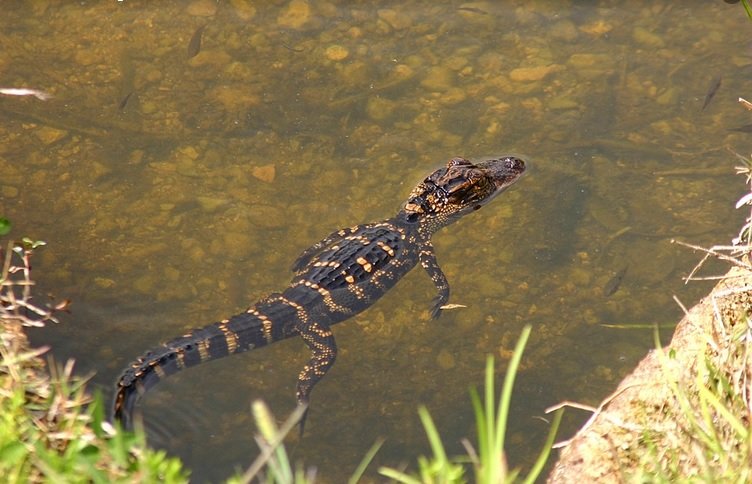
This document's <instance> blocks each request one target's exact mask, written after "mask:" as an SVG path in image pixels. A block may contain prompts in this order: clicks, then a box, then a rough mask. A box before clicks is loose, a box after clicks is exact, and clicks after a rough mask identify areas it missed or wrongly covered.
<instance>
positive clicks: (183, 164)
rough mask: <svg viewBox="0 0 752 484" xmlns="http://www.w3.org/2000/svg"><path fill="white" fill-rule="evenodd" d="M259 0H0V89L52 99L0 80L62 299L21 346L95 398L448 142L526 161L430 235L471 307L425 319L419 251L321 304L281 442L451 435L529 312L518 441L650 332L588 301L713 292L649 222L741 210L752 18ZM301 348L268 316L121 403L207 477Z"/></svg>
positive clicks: (1, 139) (652, 315) (43, 275)
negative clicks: (316, 350)
mask: <svg viewBox="0 0 752 484" xmlns="http://www.w3.org/2000/svg"><path fill="white" fill-rule="evenodd" d="M274 3H275V5H273V6H261V5H254V6H250V5H248V4H245V3H243V2H239V1H230V2H223V3H215V2H211V1H201V0H198V1H194V2H193V3H188V2H174V3H167V2H159V3H153V2H137V1H129V0H126V1H123V2H114V1H113V2H91V3H87V2H76V3H72V2H55V1H50V2H29V4H23V3H20V2H19V3H12V4H9V5H5V6H4V7H3V9H4V12H3V17H2V19H0V26H2V28H1V29H0V46H2V54H0V80H1V82H0V85H1V86H0V87H33V88H38V89H44V90H47V91H49V92H51V93H52V94H53V95H54V98H53V99H51V100H49V101H47V102H43V101H40V100H37V99H34V98H18V97H0V120H2V122H1V123H0V214H2V215H5V216H7V217H8V218H10V219H11V220H12V221H13V222H14V232H13V235H14V236H17V237H20V236H22V235H26V234H28V235H31V236H33V237H35V238H39V239H44V240H46V241H48V242H49V246H48V247H46V248H45V249H44V250H43V251H42V252H41V253H40V254H39V256H38V258H37V261H36V265H35V269H36V270H37V278H38V279H39V280H40V284H41V285H42V287H43V289H44V290H45V291H49V292H52V293H54V294H55V295H57V296H59V297H68V298H70V299H72V300H73V314H72V315H71V317H68V318H65V322H64V324H61V325H59V326H57V327H54V328H47V329H45V330H44V331H42V332H38V333H36V334H34V335H33V336H34V339H35V341H36V342H40V343H41V342H43V343H49V344H51V345H52V346H53V348H54V351H53V353H54V355H55V357H56V358H58V359H65V358H68V357H74V358H76V360H77V361H78V368H79V370H80V371H81V372H91V371H96V375H95V376H94V377H93V381H94V383H95V384H96V385H98V386H101V387H102V388H103V389H104V390H105V392H107V393H108V395H111V388H112V384H113V382H114V381H115V379H116V377H117V376H118V374H119V373H120V371H121V370H122V369H123V368H124V367H125V366H126V365H127V364H128V363H129V362H130V361H131V360H132V359H134V358H135V357H136V356H138V355H139V354H141V353H142V352H143V351H145V350H146V349H149V348H151V347H153V346H155V345H156V344H158V343H159V342H161V341H165V340H168V339H170V338H172V337H174V336H177V335H179V334H182V333H183V332H185V331H186V330H187V329H188V328H191V327H195V326H199V325H202V324H204V323H209V322H212V321H215V320H217V319H219V318H222V317H225V316H227V315H230V314H233V313H235V312H238V311H239V310H241V309H243V308H244V307H245V306H247V305H249V304H250V303H251V302H253V301H254V300H255V299H257V298H258V297H260V296H262V295H264V294H266V293H268V292H271V291H274V290H280V289H282V288H284V287H285V285H286V283H287V282H288V280H289V278H290V272H289V267H290V265H291V263H292V261H293V260H295V258H296V257H297V255H298V254H299V253H300V252H301V251H302V250H303V249H305V248H306V247H307V246H309V245H311V244H313V243H314V242H316V241H318V240H319V239H320V238H322V237H323V236H325V235H326V234H328V233H329V232H330V231H332V230H334V229H336V228H339V227H342V226H350V225H353V224H355V223H360V222H367V221H373V220H378V219H381V218H386V217H389V216H391V215H393V214H394V213H395V212H396V210H397V209H398V207H399V205H400V203H401V201H402V200H403V198H404V197H405V196H406V195H407V193H408V192H409V190H410V188H411V186H412V185H413V184H414V183H416V182H417V181H419V180H420V179H421V177H422V176H424V175H425V174H427V173H428V172H430V171H431V170H432V169H433V168H435V167H436V166H437V165H439V164H441V163H443V162H445V161H446V160H447V159H448V158H450V157H452V156H456V155H462V156H466V157H482V156H484V155H497V154H503V153H515V154H518V155H520V156H523V157H524V158H526V159H528V160H530V162H531V164H532V166H533V168H532V169H531V173H530V174H529V176H528V177H526V179H524V180H523V181H522V182H520V184H519V185H517V186H516V187H515V188H514V189H513V190H512V191H510V192H508V193H506V194H504V195H503V196H502V197H500V198H499V199H498V200H497V201H495V202H494V203H493V204H491V205H489V206H488V207H486V208H484V209H483V210H482V211H480V212H479V213H477V214H474V215H472V216H471V217H468V218H467V219H466V220H463V221H461V222H459V223H458V224H456V225H454V226H452V227H450V228H449V229H447V230H446V231H444V232H441V233H439V234H438V235H437V237H436V238H435V245H436V249H437V253H438V256H439V259H440V262H441V263H442V266H443V269H444V271H445V272H446V274H447V276H448V278H449V280H450V283H451V284H452V290H453V293H452V302H455V303H461V304H464V305H467V308H465V309H458V310H455V311H451V312H449V311H448V312H446V313H445V315H444V316H442V318H441V319H440V320H438V321H430V320H428V317H427V316H428V311H427V310H428V308H429V305H430V301H431V299H432V297H433V295H434V294H433V292H434V290H433V287H432V284H431V283H430V281H429V280H428V278H427V277H426V276H425V274H423V273H422V271H420V270H417V271H415V272H414V273H411V274H410V275H409V276H408V277H406V278H405V280H404V281H402V282H401V283H400V285H399V286H398V288H397V289H396V290H395V291H393V292H392V293H391V294H389V295H387V296H386V297H385V298H384V299H383V300H382V301H380V302H379V303H378V304H377V305H376V306H375V307H373V308H372V309H370V310H368V311H367V312H365V313H364V314H362V315H360V316H358V317H357V318H355V319H354V320H353V321H348V322H346V323H344V324H342V325H339V326H338V327H336V328H335V333H336V335H337V340H338V345H339V347H340V354H339V358H338V362H337V364H336V365H335V367H334V369H333V370H332V371H331V372H330V374H329V375H328V377H327V378H326V379H325V380H324V381H323V382H322V383H321V384H319V385H318V386H317V388H316V391H315V392H314V396H313V408H312V410H311V415H310V417H309V424H308V429H307V435H306V436H305V438H304V439H303V440H302V442H301V443H300V444H299V445H298V446H297V448H296V450H295V457H296V458H298V459H302V460H303V461H305V462H306V463H307V464H308V465H315V466H317V467H318V470H319V476H320V477H321V478H322V480H323V481H324V482H337V481H340V480H341V479H342V476H344V475H347V474H348V473H349V472H350V471H351V470H352V469H353V468H354V467H355V465H356V464H357V462H359V460H360V458H361V456H362V455H363V454H364V453H365V452H366V450H367V449H368V447H370V445H371V444H372V443H373V442H374V441H375V440H376V439H377V438H379V437H386V438H387V441H386V444H385V446H384V448H383V449H382V450H381V452H380V453H379V455H378V457H377V459H376V462H377V464H378V465H381V464H388V465H392V466H397V465H400V464H401V463H407V462H414V461H415V458H416V456H417V455H419V454H421V453H423V452H425V451H426V450H427V445H426V441H425V437H424V434H423V431H422V428H421V426H420V423H419V421H418V418H417V415H416V408H417V406H418V405H419V404H425V405H427V406H428V408H429V409H430V410H431V412H432V414H433V416H434V419H435V421H436V423H437V425H438V427H439V428H440V429H441V432H442V435H443V436H444V438H445V441H446V442H447V444H448V446H449V448H450V450H451V451H453V452H460V451H461V446H460V444H459V439H460V438H462V437H465V436H470V437H472V436H473V433H474V423H473V420H472V416H471V412H470V405H469V399H468V397H467V388H468V386H469V385H471V384H475V385H480V383H481V381H482V369H483V362H484V359H485V355H486V354H494V355H496V356H497V358H498V359H500V361H501V363H500V364H499V372H500V375H501V373H502V372H503V369H504V367H505V364H506V363H505V362H506V359H507V358H508V357H509V355H510V352H511V349H512V348H513V346H514V343H515V341H516V339H517V336H518V335H519V332H520V329H521V327H522V326H523V325H524V324H526V323H529V324H532V325H533V326H534V332H533V336H532V338H531V341H530V343H529V345H528V349H527V351H526V354H525V358H524V360H523V368H524V369H523V371H522V373H521V375H520V377H519V379H518V385H517V387H516V393H515V400H514V402H513V408H512V414H513V415H512V428H511V431H510V436H509V443H510V445H509V453H510V460H511V462H512V463H513V464H515V465H528V464H529V463H530V461H531V459H532V455H533V453H534V452H535V451H536V450H537V449H538V448H539V446H540V445H541V442H542V441H543V439H544V436H545V433H546V432H547V426H546V424H545V423H544V422H542V421H541V420H540V419H539V418H538V417H540V416H542V415H543V413H544V409H545V408H546V407H548V406H550V405H552V404H555V403H558V402H560V401H562V400H567V399H568V400H577V401H581V402H586V403H596V402H598V401H599V400H600V399H601V398H603V397H604V396H605V395H607V394H608V393H610V391H611V389H613V387H614V386H615V384H616V382H617V381H618V380H619V379H620V378H621V377H622V376H623V375H624V374H625V373H626V372H628V371H629V370H630V368H632V367H633V365H634V364H635V363H636V362H637V361H638V360H639V359H640V358H641V357H642V356H643V355H644V354H645V352H646V351H647V349H649V348H650V346H651V345H652V336H651V334H650V332H649V331H640V330H623V329H613V328H609V327H605V326H604V324H650V323H661V324H664V323H671V322H674V321H676V320H677V318H678V317H679V315H680V309H679V308H678V306H677V305H676V304H675V303H674V302H673V301H672V295H673V294H676V295H678V297H679V298H680V299H681V300H682V301H683V302H684V303H685V304H687V305H689V304H692V303H693V302H694V301H695V300H696V299H698V298H699V297H700V296H701V295H702V294H703V293H704V291H706V290H707V286H703V285H700V284H693V285H690V286H684V285H683V283H682V281H681V276H682V275H684V274H686V273H687V272H688V271H689V270H690V269H691V268H692V266H693V265H694V263H695V262H696V260H697V256H696V255H694V254H691V253H689V252H688V251H687V250H685V249H682V248H680V247H677V246H675V245H672V244H670V243H669V241H670V239H671V238H678V239H682V240H687V241H691V242H694V243H698V244H712V243H715V242H726V241H728V240H730V239H731V237H733V236H734V235H735V234H736V232H735V231H736V227H737V226H738V225H739V224H740V222H741V220H742V217H743V216H742V214H740V213H736V212H735V211H734V210H733V204H734V202H735V201H736V200H737V198H738V197H739V196H740V194H741V193H742V192H743V189H744V188H743V180H742V179H740V178H738V177H734V176H732V175H731V173H733V166H734V164H735V156H734V155H733V154H732V151H737V152H740V153H743V154H748V153H749V152H750V136H751V135H750V134H748V133H743V132H742V133H740V132H735V131H730V130H729V129H730V128H735V127H738V126H743V125H746V124H749V123H750V113H749V112H746V111H744V110H743V109H742V108H741V107H739V106H738V105H737V103H736V99H737V97H739V96H752V92H751V91H749V89H750V88H749V84H748V83H747V82H745V81H746V80H747V79H748V78H749V75H750V72H752V67H751V66H752V47H751V46H750V43H749V30H750V28H752V25H751V24H750V22H749V21H748V20H747V19H746V18H745V17H744V15H743V11H742V9H741V7H740V6H738V5H736V6H730V5H726V4H725V3H723V2H720V1H717V2H683V3H682V4H681V5H679V4H678V3H676V2H668V1H666V2H617V1H603V2H569V5H566V6H563V5H562V4H563V2H559V3H556V6H554V2H535V3H531V2H523V1H518V2H473V3H464V4H462V3H459V2H453V3H449V2H447V3H444V4H439V3H432V2H407V3H405V2H381V3H379V4H374V3H365V2H361V3H351V2H339V3H338V2H316V4H315V5H314V4H313V2H312V3H311V4H307V3H305V2H303V1H300V0H297V1H292V2H287V1H279V2H274ZM202 26H203V27H204V29H203V35H202V38H201V44H200V47H199V46H198V44H197V42H196V41H195V40H194V41H192V40H191V39H192V37H193V36H194V33H195V32H196V30H197V29H199V28H201V27H202ZM194 54H195V55H194ZM191 55H192V57H191ZM718 76H721V79H722V84H721V87H720V89H719V90H718V92H717V94H716V96H715V98H714V99H712V100H711V102H710V104H709V105H708V106H707V107H706V108H705V109H704V110H703V109H702V106H703V102H704V99H705V96H706V93H707V91H708V88H709V86H711V85H712V84H713V82H714V80H715V79H717V78H718ZM624 268H627V271H626V273H625V275H624V277H623V280H622V282H621V285H620V286H618V287H617V288H615V289H616V290H615V292H614V293H613V294H611V295H610V296H608V297H606V296H605V295H604V288H606V287H607V286H608V284H609V281H610V280H611V279H612V277H613V276H614V274H616V273H618V272H619V271H621V270H623V269H624ZM611 289H612V290H613V289H614V287H613V286H612V287H611ZM607 292H608V291H607ZM306 359H307V353H306V350H305V347H304V345H303V344H302V342H300V341H295V340H291V341H286V342H284V343H280V344H277V345H272V346H271V347H269V348H265V349H263V350H261V351H258V352H256V353H250V354H247V355H243V356H236V357H233V358H227V359H224V360H221V361H218V362H215V363H212V364H210V365H205V366H201V367H198V368H195V369H191V370H190V371H186V372H184V373H182V374H180V375H178V376H176V377H175V378H173V379H171V380H170V381H168V382H165V384H163V385H161V386H159V387H157V388H156V389H155V390H154V391H152V392H150V393H149V394H148V396H147V398H146V399H145V401H144V404H143V405H142V408H143V410H144V415H145V419H146V421H147V426H148V427H149V428H150V429H151V431H152V434H153V438H152V439H153V442H154V443H155V445H159V446H162V447H164V448H166V449H168V450H169V451H170V452H172V453H175V454H178V455H180V456H182V457H184V458H185V459H186V462H187V463H188V465H189V466H190V467H191V468H192V469H193V470H194V475H195V476H196V477H197V480H198V481H204V480H214V481H216V480H219V479H221V478H223V477H226V476H227V475H228V474H230V473H231V472H232V471H233V469H235V468H238V467H243V466H246V465H247V464H248V463H249V462H250V461H251V460H252V458H253V457H254V456H255V455H256V453H257V450H256V447H255V444H254V443H253V439H252V433H253V424H252V421H251V418H250V416H249V411H248V407H249V402H250V401H251V399H254V398H264V399H265V400H266V401H267V402H268V403H269V404H270V405H271V406H272V407H273V409H274V411H275V412H276V414H277V415H278V416H279V417H280V418H281V417H284V416H285V414H286V413H287V412H289V411H290V410H291V409H292V407H293V404H294V386H295V378H296V375H297V372H298V370H299V369H300V367H301V365H302V364H303V362H304V361H305V360H306ZM586 417H587V416H586V415H581V414H575V413H573V412H572V413H570V414H569V415H568V423H567V428H566V429H564V432H571V431H572V430H573V429H574V428H575V426H576V425H578V424H579V423H581V422H582V421H583V420H584V419H585V418H586Z"/></svg>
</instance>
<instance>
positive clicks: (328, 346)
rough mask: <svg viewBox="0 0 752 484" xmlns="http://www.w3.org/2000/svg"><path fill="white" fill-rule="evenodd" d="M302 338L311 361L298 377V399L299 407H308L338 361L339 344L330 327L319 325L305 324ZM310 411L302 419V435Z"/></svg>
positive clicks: (300, 327) (301, 334)
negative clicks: (314, 391) (318, 384)
mask: <svg viewBox="0 0 752 484" xmlns="http://www.w3.org/2000/svg"><path fill="white" fill-rule="evenodd" d="M298 331H299V332H300V336H302V337H303V341H305V343H306V345H308V348H310V349H311V359H310V360H308V364H306V366H304V367H303V370H302V371H301V372H300V374H299V375H298V386H297V392H296V397H297V399H298V405H306V406H307V405H308V400H309V396H310V394H311V390H312V389H313V386H314V385H316V383H317V382H318V381H319V380H321V379H322V378H323V377H324V375H326V372H327V371H329V368H331V367H332V365H333V364H334V360H335V359H337V343H336V342H335V341H334V335H333V334H332V331H331V330H330V329H329V327H328V326H323V325H320V324H319V323H315V322H314V323H305V324H301V325H299V327H298ZM307 416H308V409H307V408H306V411H305V413H303V416H302V417H301V419H300V435H301V436H302V435H303V427H304V426H305V421H306V417H307Z"/></svg>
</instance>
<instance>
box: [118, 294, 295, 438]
mask: <svg viewBox="0 0 752 484" xmlns="http://www.w3.org/2000/svg"><path fill="white" fill-rule="evenodd" d="M262 305H264V303H263V302H262V303H259V304H257V305H256V306H253V307H251V308H250V309H248V310H247V311H246V312H243V313H240V314H237V315H235V316H232V317H231V318H229V319H225V320H224V321H220V322H218V323H213V324H210V325H208V326H204V327H203V328H199V329H194V330H192V331H190V332H188V333H187V334H185V335H184V336H181V337H179V338H175V339H173V340H171V341H168V342H167V343H164V344H163V345H162V346H161V347H159V348H157V349H155V350H152V351H149V352H147V353H146V354H144V355H143V356H141V357H140V358H138V359H137V360H136V361H134V362H133V363H132V364H131V365H130V367H129V368H128V369H127V370H125V372H123V375H122V376H121V377H120V379H119V380H118V383H117V389H116V393H115V400H114V404H113V415H112V416H113V419H114V420H115V421H119V422H120V423H121V424H122V426H123V428H126V429H133V409H134V406H135V404H136V402H137V401H138V399H139V397H140V396H141V395H142V394H143V393H145V392H146V391H147V390H149V389H150V388H152V387H153V386H155V385H156V384H157V383H159V381H160V380H162V379H163V378H165V377H168V376H170V375H172V374H174V373H177V372H178V371H180V370H182V369H184V368H189V367H191V366H196V365H199V364H201V363H206V362H207V361H212V360H216V359H219V358H222V357H225V356H229V355H233V354H236V353H242V352H245V351H248V350H251V349H254V348H258V347H261V346H266V345H267V344H269V343H272V342H274V341H278V340H280V339H284V338H287V337H289V336H292V335H293V334H295V332H294V331H293V332H290V333H289V334H285V332H283V329H284V325H279V324H272V321H271V320H270V319H269V318H268V317H267V316H264V315H263V314H262V313H260V312H259V311H258V309H257V308H259V306H262ZM266 306H267V307H265V308H264V309H265V310H267V311H264V312H265V313H266V314H269V311H268V310H269V309H271V308H270V307H269V305H268V304H267V305H266ZM272 306H274V305H272Z"/></svg>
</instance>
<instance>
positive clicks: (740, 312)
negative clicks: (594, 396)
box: [548, 267, 752, 484]
mask: <svg viewBox="0 0 752 484" xmlns="http://www.w3.org/2000/svg"><path fill="white" fill-rule="evenodd" d="M726 276H727V277H726V278H725V279H724V280H722V281H721V282H720V283H718V284H717V285H716V287H715V288H714V289H713V290H712V292H711V293H710V294H709V295H708V296H706V297H705V298H704V299H702V300H701V301H700V302H699V303H698V304H697V305H695V306H694V307H693V308H692V309H690V310H689V311H688V312H687V313H686V314H685V316H684V318H683V319H682V320H681V322H680V323H679V325H678V326H677V328H676V331H675V333H674V336H673V338H672V340H671V343H670V345H669V346H668V347H667V348H664V349H663V351H658V350H652V351H651V352H650V353H649V354H648V355H647V356H646V357H645V358H644V359H643V360H642V361H641V362H640V363H639V365H638V366H637V368H635V370H634V372H633V373H632V374H630V375H629V376H628V377H626V378H625V379H624V380H623V381H622V382H621V384H620V385H619V386H618V388H617V389H616V391H615V392H614V393H613V394H612V395H611V396H610V397H609V398H610V400H609V398H607V399H606V400H605V403H604V404H602V406H601V407H602V408H601V411H600V412H596V416H595V418H594V419H593V420H592V422H590V423H589V425H586V426H585V427H584V428H583V429H581V430H580V432H579V433H578V434H577V435H576V436H575V437H574V438H573V439H572V440H571V441H570V442H569V444H568V445H566V446H565V447H563V448H562V450H561V453H560V458H559V461H558V462H557V463H556V465H555V467H554V469H553V471H552V472H551V474H550V476H549V478H548V482H550V483H578V484H579V483H582V482H624V481H635V480H636V479H637V480H640V478H641V477H643V478H644V477H646V476H652V477H653V478H655V477H656V476H658V477H664V478H666V479H669V480H673V479H676V478H685V479H686V478H689V477H696V478H697V477H699V478H700V479H701V480H706V481H707V480H708V479H709V478H710V479H711V480H715V478H717V477H720V476H726V477H729V478H734V477H735V479H742V481H743V479H744V478H743V477H741V476H743V475H744V472H747V473H749V472H750V466H752V464H750V462H751V461H752V459H751V457H752V456H750V455H749V450H750V444H749V427H750V395H752V383H750V382H752V352H750V351H748V349H749V348H748V347H749V344H750V343H749V335H750V323H749V319H748V317H749V314H750V308H752V293H751V292H750V291H751V290H752V272H751V271H750V270H748V269H743V268H740V267H734V268H733V269H732V270H731V271H729V273H728V274H727V275H726ZM706 362H709V363H710V364H706ZM708 368H711V369H710V370H709V369H708ZM716 370H717V371H716ZM698 372H699V374H700V376H699V377H698ZM724 382H725V383H724ZM721 384H722V385H723V386H725V388H726V390H728V389H729V388H730V389H731V390H732V391H726V392H725V394H723V395H721V397H722V398H721V401H723V400H724V398H723V397H725V400H726V402H724V404H725V405H728V407H727V408H729V409H730V410H732V412H731V413H732V415H733V417H736V418H738V420H739V422H740V423H741V425H742V426H743V427H744V428H746V429H747V434H746V435H747V438H746V440H747V441H746V442H739V441H738V435H737V434H738V433H739V431H738V430H737V431H734V430H730V429H729V428H728V427H729V422H728V419H729V417H727V416H724V415H723V413H722V411H720V413H719V411H718V409H717V408H716V407H714V406H713V405H712V403H711V404H708V400H707V399H705V398H703V397H702V395H705V393H704V390H703V388H708V389H711V391H712V389H713V387H716V388H717V387H719V386H722V385H721ZM677 389H678V390H677ZM722 393H723V392H722ZM731 395H735V396H734V397H732V396H731ZM735 399H736V400H738V401H737V402H736V403H734V401H735ZM737 428H738V427H737ZM698 434H699V435H698ZM707 435H710V436H711V437H710V439H711V440H712V438H713V435H714V436H715V438H717V439H718V440H719V441H720V442H719V443H720V444H721V448H722V449H723V451H722V452H718V453H716V454H713V453H712V452H711V453H710V457H709V458H706V456H707V455H708V454H707V449H706V447H707V441H708V437H707ZM735 439H736V440H735ZM740 449H741V453H740V455H739V456H738V457H737V456H736V455H735V454H734V453H735V452H739V451H740ZM718 454H720V457H719V456H718ZM737 460H739V462H736V461H737ZM735 465H738V467H734V466H735ZM739 472H741V474H740V473H739ZM747 476H749V474H747ZM735 479H734V482H736V480H735ZM729 482H730V481H729ZM739 482H741V481H739Z"/></svg>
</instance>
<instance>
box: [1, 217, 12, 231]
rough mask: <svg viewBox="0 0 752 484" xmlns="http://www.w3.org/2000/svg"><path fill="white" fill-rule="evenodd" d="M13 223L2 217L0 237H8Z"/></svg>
mask: <svg viewBox="0 0 752 484" xmlns="http://www.w3.org/2000/svg"><path fill="white" fill-rule="evenodd" d="M10 228H11V223H10V220H8V219H7V218H5V217H0V235H6V234H8V233H9V232H10Z"/></svg>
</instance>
